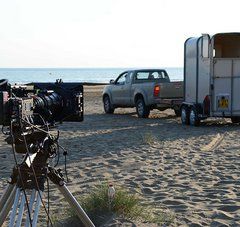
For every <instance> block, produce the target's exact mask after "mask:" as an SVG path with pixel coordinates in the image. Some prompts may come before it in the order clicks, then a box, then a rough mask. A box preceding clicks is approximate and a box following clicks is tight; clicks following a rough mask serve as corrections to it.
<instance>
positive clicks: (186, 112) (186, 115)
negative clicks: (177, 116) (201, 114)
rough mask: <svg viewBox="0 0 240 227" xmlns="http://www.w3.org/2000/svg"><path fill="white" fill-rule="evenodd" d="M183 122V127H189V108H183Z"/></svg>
mask: <svg viewBox="0 0 240 227" xmlns="http://www.w3.org/2000/svg"><path fill="white" fill-rule="evenodd" d="M181 120H182V124H183V125H189V108H188V107H187V106H183V107H182V108H181Z"/></svg>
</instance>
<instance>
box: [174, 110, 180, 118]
mask: <svg viewBox="0 0 240 227" xmlns="http://www.w3.org/2000/svg"><path fill="white" fill-rule="evenodd" d="M174 112H175V114H176V116H177V117H180V116H181V110H176V109H174Z"/></svg>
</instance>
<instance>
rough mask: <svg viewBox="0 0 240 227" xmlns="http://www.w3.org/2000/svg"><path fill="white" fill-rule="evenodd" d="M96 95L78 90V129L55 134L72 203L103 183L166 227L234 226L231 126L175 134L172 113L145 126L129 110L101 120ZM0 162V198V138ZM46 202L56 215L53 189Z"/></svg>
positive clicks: (5, 165) (236, 171)
mask: <svg viewBox="0 0 240 227" xmlns="http://www.w3.org/2000/svg"><path fill="white" fill-rule="evenodd" d="M102 89H103V87H102V86H94V87H91V86H86V87H85V118H84V122H81V123H63V124H62V125H61V126H60V127H59V129H60V130H61V138H60V144H61V145H63V146H64V147H66V148H67V149H68V150H69V155H68V164H67V165H68V175H69V179H70V182H69V183H68V187H69V189H70V190H71V191H72V192H73V194H74V195H76V196H81V195H83V194H84V193H88V192H89V189H91V188H92V187H93V185H96V184H98V183H99V182H100V181H106V180H109V181H112V182H114V184H116V185H122V186H124V187H125V188H127V189H129V190H130V191H133V192H136V193H138V194H139V195H140V196H141V197H142V198H143V200H144V201H145V202H146V203H147V204H149V205H157V206H158V207H159V208H161V209H163V210H169V211H170V212H172V213H174V214H175V220H174V222H173V223H172V225H173V226H240V190H239V189H240V143H239V141H240V140H239V139H240V134H239V131H240V126H239V125H233V124H231V123H230V121H229V120H227V119H221V120H216V119H209V120H207V121H206V122H205V123H204V124H202V125H201V126H200V127H188V126H183V125H182V124H181V122H180V118H177V117H176V116H175V115H174V112H173V111H172V110H166V111H164V112H160V111H158V110H154V111H152V112H151V114H150V118H149V119H138V118H137V115H136V113H135V109H133V108H130V109H122V108H119V109H117V110H116V111H115V114H113V115H106V114H104V112H103V107H102V98H101V93H102ZM62 160H63V158H62ZM0 161H1V166H0V194H2V192H3V189H4V187H5V186H6V184H7V183H6V181H7V179H8V176H9V174H10V172H11V167H12V166H13V163H14V162H13V157H12V153H11V149H10V147H9V146H8V145H6V143H5V142H4V136H3V135H1V136H0ZM62 164H63V161H62V162H61V165H60V167H63V165H62ZM50 194H51V202H52V203H51V210H52V211H54V212H55V213H61V212H62V211H61V210H62V207H64V204H65V201H64V200H63V199H62V196H61V194H60V193H59V192H58V191H57V189H55V188H54V187H53V186H51V188H50ZM44 218H45V216H44V213H42V214H41V215H40V219H39V221H40V222H41V223H42V224H40V226H45V224H44V223H45V222H44ZM129 226H131V225H129ZM139 226H141V225H139Z"/></svg>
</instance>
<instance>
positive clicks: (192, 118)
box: [189, 107, 200, 126]
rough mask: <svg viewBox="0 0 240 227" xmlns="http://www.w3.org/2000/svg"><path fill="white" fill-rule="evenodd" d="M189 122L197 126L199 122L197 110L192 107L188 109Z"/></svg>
mask: <svg viewBox="0 0 240 227" xmlns="http://www.w3.org/2000/svg"><path fill="white" fill-rule="evenodd" d="M189 123H190V125H192V126H198V125H199V124H200V119H199V117H198V114H197V111H196V109H195V108H194V107H192V108H191V110H190V114H189Z"/></svg>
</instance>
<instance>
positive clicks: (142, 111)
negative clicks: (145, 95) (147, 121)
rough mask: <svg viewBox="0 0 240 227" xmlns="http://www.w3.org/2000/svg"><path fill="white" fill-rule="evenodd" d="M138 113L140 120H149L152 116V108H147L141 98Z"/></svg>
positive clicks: (137, 102) (137, 104)
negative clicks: (150, 115)
mask: <svg viewBox="0 0 240 227" xmlns="http://www.w3.org/2000/svg"><path fill="white" fill-rule="evenodd" d="M136 111H137V115H138V117H139V118H148V116H149V114H150V108H149V107H148V106H146V104H145V102H144V100H143V99H142V98H139V99H137V101H136Z"/></svg>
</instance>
